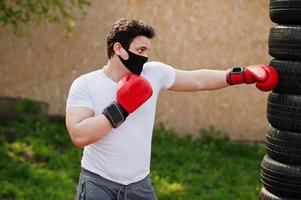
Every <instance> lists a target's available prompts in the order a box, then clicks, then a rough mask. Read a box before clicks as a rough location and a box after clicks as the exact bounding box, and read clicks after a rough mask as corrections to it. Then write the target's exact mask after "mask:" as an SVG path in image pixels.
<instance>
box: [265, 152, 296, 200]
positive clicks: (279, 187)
mask: <svg viewBox="0 0 301 200" xmlns="http://www.w3.org/2000/svg"><path fill="white" fill-rule="evenodd" d="M260 175H261V182H262V183H263V185H264V187H265V188H266V189H267V190H268V191H270V192H271V193H273V194H275V195H276V196H277V195H279V196H284V197H289V198H298V199H300V198H301V166H298V165H288V164H284V163H281V162H277V161H275V160H273V159H271V158H270V157H269V156H268V155H266V156H264V158H263V160H262V162H261V170H260Z"/></svg>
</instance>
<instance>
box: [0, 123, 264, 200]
mask: <svg viewBox="0 0 301 200" xmlns="http://www.w3.org/2000/svg"><path fill="white" fill-rule="evenodd" d="M200 134H202V135H203V137H202V139H192V138H189V137H182V138H180V137H177V136H175V135H174V134H173V133H172V131H167V130H165V129H164V128H163V126H161V127H159V128H157V129H156V130H155V131H154V137H153V146H152V162H151V178H152V180H153V184H154V187H155V190H156V192H157V195H158V198H159V200H209V199H210V200H235V199H237V200H244V199H245V200H252V199H258V193H259V190H260V187H261V183H260V176H259V170H260V162H261V160H262V158H263V156H264V154H265V150H264V147H263V145H254V144H236V143H234V142H232V141H229V140H227V139H225V138H223V137H221V136H220V135H221V134H220V133H219V132H217V131H215V130H214V129H213V128H209V129H207V130H202V131H200ZM81 153H82V151H81V150H80V149H78V148H76V147H74V146H73V145H72V144H71V142H70V139H69V136H68V134H67V132H66V129H65V126H64V124H62V123H55V122H43V121H36V120H35V119H34V118H26V119H25V120H23V121H22V122H15V123H14V124H11V125H9V126H7V125H6V126H4V125H1V126H0V157H1V159H0V188H1V189H0V199H3V200H13V199H18V200H22V199H26V200H27V199H30V200H35V199H37V200H40V199H48V200H52V199H53V200H54V199H55V200H58V199H62V200H69V199H70V200H71V199H74V195H75V191H76V184H77V180H78V175H79V171H80V159H81Z"/></svg>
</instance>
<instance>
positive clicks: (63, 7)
mask: <svg viewBox="0 0 301 200" xmlns="http://www.w3.org/2000/svg"><path fill="white" fill-rule="evenodd" d="M90 3H91V2H90V0H0V25H2V26H4V27H7V28H9V29H11V30H12V32H13V34H14V35H22V33H24V31H25V29H26V27H28V25H29V24H31V23H37V24H41V23H43V22H51V23H52V22H56V23H60V24H61V25H63V28H64V29H65V30H66V31H67V33H68V34H71V33H72V31H73V29H74V20H76V19H78V16H79V15H84V14H85V11H84V8H85V7H87V6H88V5H90ZM77 11H80V13H79V15H78V12H77Z"/></svg>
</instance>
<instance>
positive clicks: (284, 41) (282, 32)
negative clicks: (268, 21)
mask: <svg viewBox="0 0 301 200" xmlns="http://www.w3.org/2000/svg"><path fill="white" fill-rule="evenodd" d="M269 54H270V55H271V56H273V57H274V58H277V59H282V60H301V25H288V26H283V25H279V26H275V27H272V28H271V30H270V34H269Z"/></svg>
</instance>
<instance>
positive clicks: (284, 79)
mask: <svg viewBox="0 0 301 200" xmlns="http://www.w3.org/2000/svg"><path fill="white" fill-rule="evenodd" d="M269 11H270V18H271V20H272V21H273V22H274V23H276V25H275V26H274V27H272V28H271V30H270V34H269V54H270V55H271V56H272V57H274V59H272V60H271V62H270V65H271V66H273V67H274V68H275V69H276V70H277V71H278V72H279V85H278V86H277V88H275V89H274V90H273V92H271V93H270V94H269V96H268V102H267V118H268V121H269V123H270V127H269V129H268V131H267V134H266V140H265V142H266V153H267V155H265V157H264V158H263V160H262V163H261V170H260V175H261V181H262V183H263V187H262V189H261V191H260V194H259V199H260V200H293V199H299V200H300V199H301V0H270V7H269Z"/></svg>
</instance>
